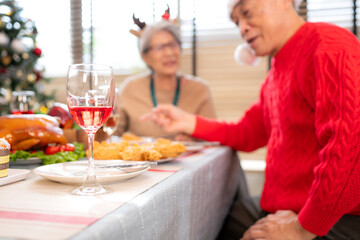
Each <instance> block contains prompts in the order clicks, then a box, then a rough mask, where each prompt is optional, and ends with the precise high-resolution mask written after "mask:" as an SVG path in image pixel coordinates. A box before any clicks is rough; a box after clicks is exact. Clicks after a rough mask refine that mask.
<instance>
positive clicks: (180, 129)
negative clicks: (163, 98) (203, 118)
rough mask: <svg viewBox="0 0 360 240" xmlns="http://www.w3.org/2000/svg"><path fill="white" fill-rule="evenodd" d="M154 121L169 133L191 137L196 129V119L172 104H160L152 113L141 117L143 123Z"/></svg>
mask: <svg viewBox="0 0 360 240" xmlns="http://www.w3.org/2000/svg"><path fill="white" fill-rule="evenodd" d="M150 119H151V120H153V121H154V122H155V123H156V124H157V125H158V126H159V127H161V128H162V129H164V131H166V132H168V133H176V134H180V133H184V134H188V135H191V134H192V133H193V131H194V129H195V124H196V118H195V116H194V115H193V114H190V113H187V112H185V111H183V110H181V109H180V108H177V107H175V106H174V105H171V104H159V105H158V106H157V107H156V108H154V109H153V110H152V112H150V113H147V114H144V115H143V116H141V118H140V120H141V121H146V120H150Z"/></svg>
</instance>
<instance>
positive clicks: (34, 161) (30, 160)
mask: <svg viewBox="0 0 360 240" xmlns="http://www.w3.org/2000/svg"><path fill="white" fill-rule="evenodd" d="M41 163H42V160H41V159H40V158H37V157H31V158H28V159H17V160H16V162H13V161H12V160H10V165H30V164H41Z"/></svg>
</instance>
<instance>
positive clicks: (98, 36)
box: [18, 0, 360, 77]
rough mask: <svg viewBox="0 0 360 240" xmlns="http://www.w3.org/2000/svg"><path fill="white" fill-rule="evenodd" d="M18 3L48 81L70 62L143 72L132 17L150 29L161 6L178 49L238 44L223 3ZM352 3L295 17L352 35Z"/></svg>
mask: <svg viewBox="0 0 360 240" xmlns="http://www.w3.org/2000/svg"><path fill="white" fill-rule="evenodd" d="M18 1H19V4H20V6H22V7H23V16H24V17H28V18H30V19H32V20H33V21H34V22H35V23H36V26H37V28H38V31H39V35H38V38H37V43H38V47H39V48H41V49H42V50H43V56H42V57H41V58H40V60H39V63H40V64H42V65H44V66H45V69H46V75H47V76H50V77H55V76H65V74H66V69H67V66H68V65H69V64H71V63H72V62H94V63H101V64H108V65H111V66H113V67H114V70H115V74H132V73H134V72H138V71H139V69H143V68H144V67H145V65H144V63H143V62H142V60H141V58H140V56H139V52H138V47H137V43H138V40H137V39H136V37H135V36H133V35H131V34H130V33H129V30H130V29H137V26H136V25H135V24H134V23H133V20H132V15H133V13H135V16H136V17H137V18H140V20H141V21H145V22H146V23H147V24H150V23H152V22H154V21H159V20H160V19H161V16H162V14H163V13H164V11H165V10H166V8H167V4H168V5H169V6H170V14H171V18H175V17H177V16H180V19H181V20H180V22H181V32H182V36H183V42H184V44H183V47H184V48H192V47H193V46H194V45H193V41H194V40H196V42H197V43H198V45H199V46H218V45H219V44H221V45H223V44H227V40H232V42H231V41H228V43H230V44H233V42H234V40H236V41H237V40H239V31H238V29H237V28H236V27H235V26H234V24H233V23H232V22H231V21H230V19H229V16H228V14H229V13H228V6H227V1H225V2H224V1H218V0H167V1H166V0H152V1H149V0H133V1H118V0H107V1H103V0H70V1H64V0H52V1H48V0H32V1H29V0H18ZM354 2H355V3H356V5H355V6H356V12H355V13H359V4H360V3H359V2H360V0H307V1H304V3H302V6H301V8H300V12H301V13H302V14H304V15H305V16H306V17H307V19H308V20H309V21H325V22H332V23H335V24H337V25H339V26H341V27H345V28H348V29H349V30H351V31H354V19H355V23H356V24H355V25H357V26H359V23H360V22H359V21H358V20H357V19H356V18H357V16H358V15H354V10H353V9H354ZM70 6H71V7H70ZM194 29H195V31H194ZM355 30H357V28H355ZM356 32H359V31H356ZM194 36H195V37H194ZM76 54H78V56H76ZM194 54H196V53H195V51H194ZM74 59H75V60H74Z"/></svg>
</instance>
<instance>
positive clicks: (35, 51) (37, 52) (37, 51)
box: [33, 48, 41, 57]
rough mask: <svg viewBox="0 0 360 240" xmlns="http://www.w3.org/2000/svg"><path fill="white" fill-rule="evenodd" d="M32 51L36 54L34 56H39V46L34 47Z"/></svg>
mask: <svg viewBox="0 0 360 240" xmlns="http://www.w3.org/2000/svg"><path fill="white" fill-rule="evenodd" d="M33 53H34V54H35V55H36V56H39V57H40V56H41V49H40V48H35V49H34V51H33Z"/></svg>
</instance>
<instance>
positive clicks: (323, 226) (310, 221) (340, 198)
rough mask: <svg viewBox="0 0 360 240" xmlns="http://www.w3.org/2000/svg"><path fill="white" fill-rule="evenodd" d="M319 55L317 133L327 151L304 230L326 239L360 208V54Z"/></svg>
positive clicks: (302, 220)
mask: <svg viewBox="0 0 360 240" xmlns="http://www.w3.org/2000/svg"><path fill="white" fill-rule="evenodd" d="M356 46H357V47H355V48H353V49H352V50H351V51H350V50H348V51H342V52H339V51H337V52H332V51H327V52H323V53H320V54H318V55H316V57H315V59H314V63H315V66H316V67H315V69H316V81H317V82H316V91H315V93H316V96H314V98H315V99H316V109H315V127H316V134H317V137H318V141H319V143H320V144H321V145H322V146H323V147H322V149H321V151H320V153H319V157H320V161H321V162H320V164H319V165H318V166H316V168H315V169H314V181H313V184H312V187H311V189H310V192H309V195H308V198H307V201H306V203H305V206H304V207H303V208H302V209H301V211H300V212H299V215H298V219H299V222H300V224H301V225H302V226H303V227H304V228H305V229H307V230H308V231H311V232H313V233H316V234H317V235H325V234H326V233H327V232H328V231H329V230H330V228H331V227H332V226H333V225H334V224H335V223H336V222H337V221H338V220H339V219H340V218H341V217H342V216H343V215H344V214H347V213H350V212H351V211H352V210H353V209H354V208H355V207H356V206H358V205H359V203H360V187H359V186H360V159H359V155H360V147H359V143H360V60H359V59H360V50H359V48H360V47H359V44H357V45H356Z"/></svg>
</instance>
